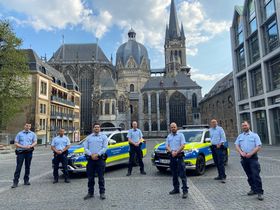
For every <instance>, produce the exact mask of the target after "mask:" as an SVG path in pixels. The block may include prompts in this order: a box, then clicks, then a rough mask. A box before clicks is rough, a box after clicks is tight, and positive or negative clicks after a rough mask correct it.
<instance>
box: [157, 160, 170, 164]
mask: <svg viewBox="0 0 280 210" xmlns="http://www.w3.org/2000/svg"><path fill="white" fill-rule="evenodd" d="M159 162H160V163H164V164H169V163H170V160H168V159H160V160H159Z"/></svg>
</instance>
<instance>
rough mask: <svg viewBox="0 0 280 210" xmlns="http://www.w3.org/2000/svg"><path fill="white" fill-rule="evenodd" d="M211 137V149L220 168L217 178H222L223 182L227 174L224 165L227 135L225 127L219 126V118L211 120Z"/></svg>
mask: <svg viewBox="0 0 280 210" xmlns="http://www.w3.org/2000/svg"><path fill="white" fill-rule="evenodd" d="M209 131H210V139H211V144H212V145H211V147H210V148H211V151H212V156H213V159H214V163H215V165H216V167H217V169H218V176H217V177H215V178H214V179H215V180H221V182H222V183H225V182H226V181H225V180H226V174H225V165H224V158H225V157H224V153H223V151H224V150H225V149H226V148H225V147H224V143H225V142H226V135H225V132H224V129H223V128H222V127H220V126H218V123H217V120H215V119H213V120H211V128H210V130H209Z"/></svg>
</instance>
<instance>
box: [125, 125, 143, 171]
mask: <svg viewBox="0 0 280 210" xmlns="http://www.w3.org/2000/svg"><path fill="white" fill-rule="evenodd" d="M127 138H128V142H129V148H130V150H129V163H128V172H127V174H126V176H130V175H131V172H132V167H133V163H134V159H135V155H136V156H137V159H138V161H139V166H140V173H141V174H143V175H146V172H145V171H144V163H143V160H142V158H143V154H142V150H141V144H142V138H143V134H142V132H141V130H140V129H138V128H137V122H136V121H133V122H132V129H130V130H129V131H128V134H127Z"/></svg>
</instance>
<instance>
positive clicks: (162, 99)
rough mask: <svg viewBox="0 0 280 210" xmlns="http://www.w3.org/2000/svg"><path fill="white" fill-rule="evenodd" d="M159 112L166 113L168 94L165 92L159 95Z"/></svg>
mask: <svg viewBox="0 0 280 210" xmlns="http://www.w3.org/2000/svg"><path fill="white" fill-rule="evenodd" d="M159 111H160V113H161V114H164V113H165V112H166V94H165V93H164V92H162V93H161V94H160V95H159Z"/></svg>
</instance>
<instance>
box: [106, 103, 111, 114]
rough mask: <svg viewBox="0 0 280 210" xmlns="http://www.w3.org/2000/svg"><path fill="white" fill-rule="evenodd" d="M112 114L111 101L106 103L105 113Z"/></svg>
mask: <svg viewBox="0 0 280 210" xmlns="http://www.w3.org/2000/svg"><path fill="white" fill-rule="evenodd" d="M109 114H110V103H109V102H106V103H105V115H109Z"/></svg>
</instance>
